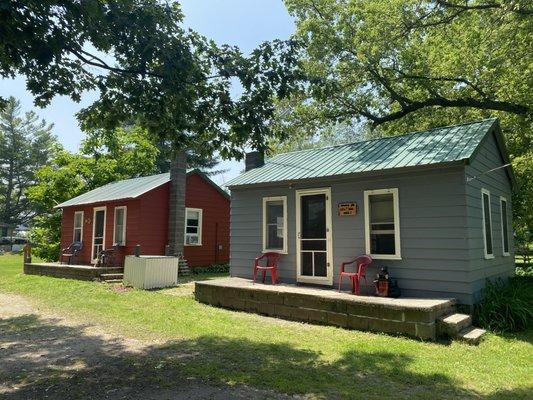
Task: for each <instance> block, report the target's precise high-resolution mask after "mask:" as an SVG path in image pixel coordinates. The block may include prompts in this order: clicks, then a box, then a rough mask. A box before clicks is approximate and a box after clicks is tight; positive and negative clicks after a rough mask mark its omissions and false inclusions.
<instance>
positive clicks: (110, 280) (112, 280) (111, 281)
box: [102, 279, 122, 283]
mask: <svg viewBox="0 0 533 400" xmlns="http://www.w3.org/2000/svg"><path fill="white" fill-rule="evenodd" d="M102 282H104V283H122V279H107V280H105V281H102Z"/></svg>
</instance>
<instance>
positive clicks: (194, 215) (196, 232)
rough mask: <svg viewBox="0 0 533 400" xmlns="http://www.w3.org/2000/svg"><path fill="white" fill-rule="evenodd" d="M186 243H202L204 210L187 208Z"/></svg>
mask: <svg viewBox="0 0 533 400" xmlns="http://www.w3.org/2000/svg"><path fill="white" fill-rule="evenodd" d="M185 244H186V245H201V244H202V210H199V209H187V211H186V213H185Z"/></svg>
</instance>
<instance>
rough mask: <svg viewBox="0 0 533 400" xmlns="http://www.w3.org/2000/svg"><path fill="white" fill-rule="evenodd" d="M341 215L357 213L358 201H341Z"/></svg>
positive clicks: (339, 207)
mask: <svg viewBox="0 0 533 400" xmlns="http://www.w3.org/2000/svg"><path fill="white" fill-rule="evenodd" d="M338 209H339V216H341V217H345V216H348V215H357V203H339V206H338Z"/></svg>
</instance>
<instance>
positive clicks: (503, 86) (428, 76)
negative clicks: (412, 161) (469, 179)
mask: <svg viewBox="0 0 533 400" xmlns="http://www.w3.org/2000/svg"><path fill="white" fill-rule="evenodd" d="M285 2H286V4H287V7H288V9H289V12H290V13H291V14H292V15H293V16H294V17H295V18H296V24H297V32H296V39H298V40H299V41H301V42H302V43H303V46H302V53H301V60H302V65H303V69H304V72H305V74H306V75H307V79H308V84H307V85H306V86H304V87H303V89H302V90H300V91H299V92H298V93H296V94H293V95H292V96H291V98H286V99H283V100H282V101H280V102H279V103H278V110H277V113H276V122H277V127H278V128H277V129H279V130H283V131H284V132H290V140H289V142H288V143H286V144H284V147H285V148H287V147H291V146H292V147H297V146H298V143H299V142H301V141H302V138H304V139H305V138H308V137H309V136H310V135H311V136H314V135H316V134H317V132H318V134H319V135H320V134H324V135H326V136H327V135H331V132H332V129H333V133H334V134H336V133H338V131H337V130H335V127H336V126H338V125H339V124H341V125H342V126H346V127H349V128H350V127H352V128H354V130H356V129H360V128H361V127H362V128H363V132H364V134H366V135H369V136H381V135H394V134H400V133H404V132H409V131H414V130H419V129H426V128H430V127H434V126H439V125H448V124H455V123H459V122H464V121H468V120H475V119H481V118H487V117H493V116H497V117H499V118H500V120H501V126H502V129H503V132H504V134H505V137H506V139H507V145H508V148H509V151H510V153H511V158H512V160H514V161H513V162H514V166H515V173H516V174H517V175H518V182H519V183H520V186H519V187H518V190H517V191H516V195H515V198H514V200H515V201H514V214H515V228H516V231H517V232H531V231H533V226H532V225H531V223H532V221H531V217H530V216H531V215H532V214H533V211H532V206H531V204H532V203H533V194H532V193H531V191H528V187H527V182H530V181H531V179H532V178H531V163H530V162H529V163H528V160H531V159H532V158H533V133H532V132H533V119H532V117H533V56H532V55H533V5H532V4H533V3H532V2H531V1H530V0H507V1H503V0H449V1H447V0H388V1H369V0H286V1H285ZM315 143H317V141H313V144H315ZM318 143H320V141H318Z"/></svg>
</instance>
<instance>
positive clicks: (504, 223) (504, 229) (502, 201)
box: [500, 197, 509, 256]
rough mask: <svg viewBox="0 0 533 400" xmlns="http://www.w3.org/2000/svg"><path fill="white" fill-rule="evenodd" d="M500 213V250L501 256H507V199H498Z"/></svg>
mask: <svg viewBox="0 0 533 400" xmlns="http://www.w3.org/2000/svg"><path fill="white" fill-rule="evenodd" d="M500 212H501V217H502V218H501V221H502V250H503V255H504V256H508V255H509V221H508V220H507V199H506V198H505V197H500Z"/></svg>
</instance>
